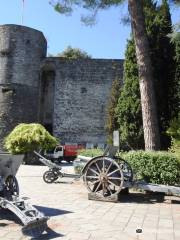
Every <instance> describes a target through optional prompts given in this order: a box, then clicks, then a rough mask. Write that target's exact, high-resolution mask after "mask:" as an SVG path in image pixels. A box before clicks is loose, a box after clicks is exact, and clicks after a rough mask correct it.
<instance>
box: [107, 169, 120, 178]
mask: <svg viewBox="0 0 180 240" xmlns="http://www.w3.org/2000/svg"><path fill="white" fill-rule="evenodd" d="M117 171H119V169H116V170H114V171H113V172H110V173H109V174H108V175H107V176H108V177H109V176H111V175H112V174H113V173H115V172H117Z"/></svg>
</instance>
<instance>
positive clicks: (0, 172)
mask: <svg viewBox="0 0 180 240" xmlns="http://www.w3.org/2000/svg"><path fill="white" fill-rule="evenodd" d="M23 158H24V155H10V154H8V153H1V154H0V209H6V210H10V211H11V212H12V213H14V214H15V215H16V216H17V217H18V218H19V219H20V220H21V222H22V224H23V225H24V226H23V228H22V232H23V234H25V235H29V236H33V237H37V236H39V235H41V234H42V233H43V232H44V231H45V230H46V229H47V220H48V217H46V216H44V214H43V213H41V212H39V211H38V210H37V209H36V208H35V207H34V206H32V205H31V204H30V203H27V201H26V200H27V199H28V198H26V197H24V198H21V197H20V196H19V184H18V181H17V179H16V173H17V171H18V169H19V167H20V165H21V163H22V161H23Z"/></svg>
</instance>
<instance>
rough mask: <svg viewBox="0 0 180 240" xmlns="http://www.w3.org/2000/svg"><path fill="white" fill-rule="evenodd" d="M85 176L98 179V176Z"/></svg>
mask: <svg viewBox="0 0 180 240" xmlns="http://www.w3.org/2000/svg"><path fill="white" fill-rule="evenodd" d="M86 178H91V179H98V176H86Z"/></svg>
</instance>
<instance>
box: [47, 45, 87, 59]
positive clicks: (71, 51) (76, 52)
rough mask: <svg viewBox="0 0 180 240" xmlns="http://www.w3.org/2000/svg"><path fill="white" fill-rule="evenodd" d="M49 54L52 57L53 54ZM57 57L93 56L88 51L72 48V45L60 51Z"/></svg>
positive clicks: (77, 57) (76, 57)
mask: <svg viewBox="0 0 180 240" xmlns="http://www.w3.org/2000/svg"><path fill="white" fill-rule="evenodd" d="M49 56H50V57H52V55H49ZM56 57H63V58H68V59H79V58H91V56H90V55H89V54H87V52H85V51H83V50H81V49H79V48H72V47H71V46H68V47H67V48H66V49H65V50H64V51H63V52H61V53H58V54H57V55H56Z"/></svg>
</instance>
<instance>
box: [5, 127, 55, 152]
mask: <svg viewBox="0 0 180 240" xmlns="http://www.w3.org/2000/svg"><path fill="white" fill-rule="evenodd" d="M57 143H58V141H57V139H56V138H55V137H53V136H51V134H50V133H49V132H48V131H47V130H46V129H45V128H44V127H43V126H42V125H41V124H38V123H30V124H26V123H21V124H19V125H17V126H16V127H15V128H14V129H13V130H12V132H11V133H10V134H9V135H8V136H7V137H6V138H5V140H4V147H5V149H7V151H8V152H10V153H12V154H22V153H28V152H32V151H33V150H36V149H39V148H41V149H46V150H49V149H52V148H53V147H55V146H56V145H57Z"/></svg>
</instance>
